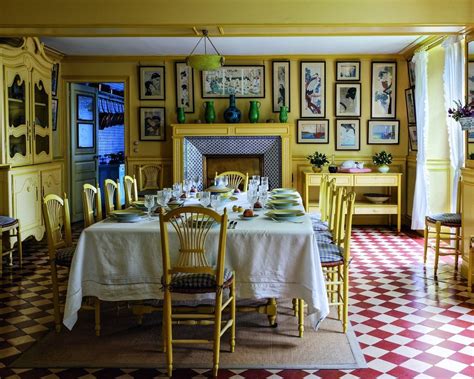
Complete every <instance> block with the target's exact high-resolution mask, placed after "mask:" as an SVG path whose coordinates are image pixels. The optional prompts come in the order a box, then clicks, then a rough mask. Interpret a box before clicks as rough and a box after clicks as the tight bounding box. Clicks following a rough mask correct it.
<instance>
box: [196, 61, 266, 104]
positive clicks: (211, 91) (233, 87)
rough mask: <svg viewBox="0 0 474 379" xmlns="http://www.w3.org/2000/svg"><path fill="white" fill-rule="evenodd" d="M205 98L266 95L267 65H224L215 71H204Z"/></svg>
mask: <svg viewBox="0 0 474 379" xmlns="http://www.w3.org/2000/svg"><path fill="white" fill-rule="evenodd" d="M201 91H202V97H203V98H220V97H229V95H235V96H236V97H248V98H263V97H265V66H263V65H255V66H224V67H221V68H220V69H218V70H215V71H202V73H201Z"/></svg>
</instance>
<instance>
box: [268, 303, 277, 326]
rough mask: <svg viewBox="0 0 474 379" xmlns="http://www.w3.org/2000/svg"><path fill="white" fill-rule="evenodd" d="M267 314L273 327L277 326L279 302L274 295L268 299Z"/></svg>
mask: <svg viewBox="0 0 474 379" xmlns="http://www.w3.org/2000/svg"><path fill="white" fill-rule="evenodd" d="M266 314H267V317H268V322H269V324H270V326H271V327H272V328H276V327H277V326H278V324H277V322H276V316H277V302H276V299H275V298H274V297H272V298H270V299H268V302H267V305H266Z"/></svg>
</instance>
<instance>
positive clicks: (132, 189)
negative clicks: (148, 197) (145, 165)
mask: <svg viewBox="0 0 474 379" xmlns="http://www.w3.org/2000/svg"><path fill="white" fill-rule="evenodd" d="M123 189H124V191H125V207H126V208H128V207H131V206H132V203H133V202H134V201H137V200H138V190H137V179H136V178H135V175H134V176H129V175H125V176H124V178H123Z"/></svg>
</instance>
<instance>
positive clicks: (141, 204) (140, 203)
mask: <svg viewBox="0 0 474 379" xmlns="http://www.w3.org/2000/svg"><path fill="white" fill-rule="evenodd" d="M132 205H133V206H134V207H135V208H137V209H141V210H144V211H146V210H147V209H146V207H145V202H144V201H140V200H139V201H134V202H133V203H132Z"/></svg>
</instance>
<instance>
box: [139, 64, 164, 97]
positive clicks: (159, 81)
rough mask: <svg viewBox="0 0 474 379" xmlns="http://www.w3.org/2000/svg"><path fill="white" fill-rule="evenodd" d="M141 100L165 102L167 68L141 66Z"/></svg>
mask: <svg viewBox="0 0 474 379" xmlns="http://www.w3.org/2000/svg"><path fill="white" fill-rule="evenodd" d="M139 78H140V100H165V66H140V68H139Z"/></svg>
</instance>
